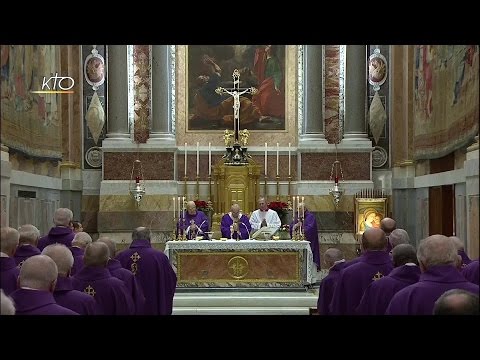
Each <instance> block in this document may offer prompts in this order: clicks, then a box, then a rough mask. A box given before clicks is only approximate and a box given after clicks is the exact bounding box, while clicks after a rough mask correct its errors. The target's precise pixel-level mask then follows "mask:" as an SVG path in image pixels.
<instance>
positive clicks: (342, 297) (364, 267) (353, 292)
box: [330, 250, 393, 315]
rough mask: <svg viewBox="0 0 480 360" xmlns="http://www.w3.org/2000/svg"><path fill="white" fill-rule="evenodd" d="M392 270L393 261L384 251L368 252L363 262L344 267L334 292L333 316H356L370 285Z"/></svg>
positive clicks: (331, 306) (364, 255)
mask: <svg viewBox="0 0 480 360" xmlns="http://www.w3.org/2000/svg"><path fill="white" fill-rule="evenodd" d="M392 270H393V264H392V260H391V259H390V256H389V255H388V253H387V252H385V251H384V250H380V251H366V252H365V253H364V254H363V256H362V259H361V261H358V262H357V263H356V264H354V265H351V266H349V267H344V268H343V270H342V271H341V273H340V277H339V279H338V282H337V286H335V291H334V292H333V298H332V302H331V304H330V310H331V311H332V315H355V309H356V308H357V306H358V304H359V303H360V300H361V299H362V296H363V292H364V291H365V289H366V288H367V287H368V285H370V283H371V282H373V281H375V280H378V279H381V278H382V277H384V276H387V275H388V274H390V272H391V271H392Z"/></svg>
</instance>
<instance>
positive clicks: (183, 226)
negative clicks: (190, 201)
mask: <svg viewBox="0 0 480 360" xmlns="http://www.w3.org/2000/svg"><path fill="white" fill-rule="evenodd" d="M180 240H181V241H187V235H186V234H185V213H183V214H182V236H181V239H180Z"/></svg>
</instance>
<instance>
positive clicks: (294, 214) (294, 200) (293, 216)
mask: <svg viewBox="0 0 480 360" xmlns="http://www.w3.org/2000/svg"><path fill="white" fill-rule="evenodd" d="M292 198H293V199H292V200H293V218H295V196H292Z"/></svg>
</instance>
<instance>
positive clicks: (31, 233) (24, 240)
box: [14, 224, 40, 267]
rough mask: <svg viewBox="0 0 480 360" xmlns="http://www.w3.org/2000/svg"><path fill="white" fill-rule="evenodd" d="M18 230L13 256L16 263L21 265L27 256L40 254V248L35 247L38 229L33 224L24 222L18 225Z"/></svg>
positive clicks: (38, 234)
mask: <svg viewBox="0 0 480 360" xmlns="http://www.w3.org/2000/svg"><path fill="white" fill-rule="evenodd" d="M18 232H19V233H20V239H19V240H18V247H17V250H16V251H15V255H14V258H15V262H16V263H17V265H19V267H21V266H22V265H21V264H22V262H23V261H25V260H27V259H28V258H29V257H31V256H34V255H40V250H38V248H37V244H38V239H40V231H39V230H38V229H37V228H36V227H35V226H33V225H30V224H26V225H22V226H20V228H19V229H18Z"/></svg>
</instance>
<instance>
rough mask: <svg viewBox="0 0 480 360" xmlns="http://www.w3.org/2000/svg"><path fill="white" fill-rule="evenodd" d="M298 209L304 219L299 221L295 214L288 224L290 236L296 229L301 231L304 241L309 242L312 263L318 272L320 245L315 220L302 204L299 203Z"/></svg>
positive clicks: (313, 215)
mask: <svg viewBox="0 0 480 360" xmlns="http://www.w3.org/2000/svg"><path fill="white" fill-rule="evenodd" d="M298 209H299V211H298V213H300V216H304V217H305V219H302V218H300V219H299V218H298V217H297V214H295V218H294V219H293V221H292V223H291V224H290V236H292V233H293V232H294V231H296V230H297V229H298V230H299V229H300V228H301V229H302V231H303V232H304V234H305V240H307V241H309V242H310V248H311V249H312V253H313V262H314V263H315V264H317V270H320V244H319V243H318V227H317V219H316V218H315V214H313V213H311V212H310V211H308V209H307V207H306V206H305V204H304V203H299V204H298ZM302 214H304V215H302Z"/></svg>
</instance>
